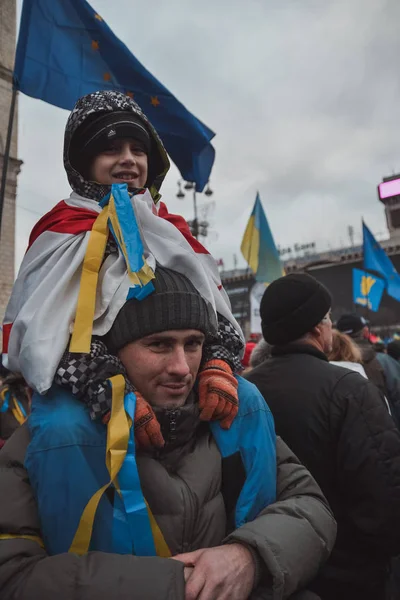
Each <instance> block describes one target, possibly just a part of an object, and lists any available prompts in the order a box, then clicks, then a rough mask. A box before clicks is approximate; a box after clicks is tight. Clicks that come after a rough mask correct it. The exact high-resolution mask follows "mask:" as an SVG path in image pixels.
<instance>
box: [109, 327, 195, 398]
mask: <svg viewBox="0 0 400 600" xmlns="http://www.w3.org/2000/svg"><path fill="white" fill-rule="evenodd" d="M203 344H204V334H203V333H201V331H197V330H195V329H182V330H171V331H163V332H162V333H155V334H152V335H148V336H147V337H144V338H141V339H140V340H136V341H135V342H131V343H130V344H127V345H126V346H125V347H124V348H122V350H120V351H119V353H118V356H119V358H120V360H121V362H122V364H123V365H124V367H125V369H126V372H127V374H128V378H129V379H130V381H131V382H132V383H133V385H134V386H135V388H136V389H137V390H138V391H139V392H140V393H141V394H142V396H143V397H144V398H145V399H146V400H147V401H148V402H149V403H150V404H151V405H152V406H161V407H164V408H176V407H179V406H182V405H183V404H185V402H186V399H187V397H188V395H189V393H190V392H191V390H192V387H193V385H194V382H195V380H196V377H197V373H198V370H199V367H200V362H201V357H202V351H203Z"/></svg>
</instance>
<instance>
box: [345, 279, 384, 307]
mask: <svg viewBox="0 0 400 600" xmlns="http://www.w3.org/2000/svg"><path fill="white" fill-rule="evenodd" d="M384 289H385V281H384V280H383V279H380V278H379V277H375V275H372V274H371V273H368V272H367V271H362V270H361V269H353V302H354V304H359V305H360V306H366V307H368V308H369V309H370V310H372V311H374V312H377V310H378V309H379V305H380V303H381V300H382V294H383V290H384Z"/></svg>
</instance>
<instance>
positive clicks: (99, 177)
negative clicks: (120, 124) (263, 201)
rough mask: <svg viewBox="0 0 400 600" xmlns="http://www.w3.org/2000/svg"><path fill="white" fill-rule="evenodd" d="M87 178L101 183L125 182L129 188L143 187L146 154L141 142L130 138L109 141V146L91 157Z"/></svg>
mask: <svg viewBox="0 0 400 600" xmlns="http://www.w3.org/2000/svg"><path fill="white" fill-rule="evenodd" d="M89 178H90V180H91V181H95V182H96V183H100V184H102V185H112V184H113V183H126V184H128V187H130V188H142V187H145V185H146V181H147V154H146V152H145V151H144V149H143V146H142V144H141V143H140V142H139V141H137V140H134V139H132V138H121V139H117V140H114V141H112V142H110V146H109V148H107V150H104V151H103V152H100V154H98V155H97V156H95V158H94V159H93V162H92V165H91V167H90V171H89Z"/></svg>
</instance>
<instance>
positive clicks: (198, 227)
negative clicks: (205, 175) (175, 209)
mask: <svg viewBox="0 0 400 600" xmlns="http://www.w3.org/2000/svg"><path fill="white" fill-rule="evenodd" d="M183 188H184V189H185V190H186V191H188V192H189V191H190V190H193V220H192V221H188V225H189V227H190V231H191V232H192V235H193V236H194V237H195V238H196V239H198V238H199V235H202V236H203V237H206V236H207V228H208V222H207V221H201V222H200V223H199V219H198V213H197V196H196V184H195V183H193V182H191V181H185V183H184V186H183ZM204 194H205V195H206V196H207V197H210V196H212V195H213V191H212V189H211V188H210V184H209V183H207V188H206V189H205V191H204ZM176 197H177V198H179V199H180V200H183V198H184V197H185V192H184V191H183V190H182V181H181V180H179V181H178V193H177V194H176Z"/></svg>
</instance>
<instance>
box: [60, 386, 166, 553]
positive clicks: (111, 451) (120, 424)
mask: <svg viewBox="0 0 400 600" xmlns="http://www.w3.org/2000/svg"><path fill="white" fill-rule="evenodd" d="M108 381H109V382H110V384H111V386H112V405H111V417H110V420H109V422H108V428H107V448H106V465H107V470H108V473H109V475H110V480H109V482H108V483H106V484H105V485H103V486H102V487H101V488H100V489H99V490H98V491H97V492H96V493H95V494H94V495H93V496H92V497H91V499H90V500H89V502H88V503H87V505H86V507H85V509H84V511H83V513H82V516H81V519H80V522H79V526H78V529H77V531H76V533H75V536H74V539H73V541H72V544H71V546H70V549H69V552H73V553H75V554H79V555H82V554H86V553H87V552H88V550H89V546H90V540H91V537H92V532H93V525H94V520H95V517H96V511H97V508H98V505H99V502H100V500H101V498H102V496H103V494H104V492H105V491H106V490H107V489H108V488H109V487H110V485H112V484H113V485H114V486H115V489H116V490H117V492H118V493H119V494H120V488H119V484H118V480H117V476H118V473H119V471H120V469H121V467H122V464H123V462H124V460H125V456H126V452H127V448H128V440H129V431H130V428H131V425H132V421H131V419H130V417H129V416H128V415H127V414H126V412H125V407H124V396H125V379H124V376H123V375H114V376H113V377H110V379H109V380H108ZM146 507H147V511H148V515H149V520H150V525H151V531H152V534H153V539H154V545H155V549H156V553H157V556H161V557H164V558H169V557H170V556H171V551H170V549H169V548H168V546H167V543H166V541H165V539H164V536H163V534H162V532H161V529H160V528H159V526H158V524H157V522H156V520H155V518H154V515H153V513H152V512H151V510H150V507H149V505H148V503H147V502H146Z"/></svg>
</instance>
